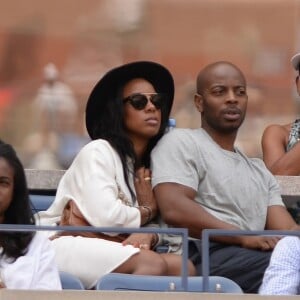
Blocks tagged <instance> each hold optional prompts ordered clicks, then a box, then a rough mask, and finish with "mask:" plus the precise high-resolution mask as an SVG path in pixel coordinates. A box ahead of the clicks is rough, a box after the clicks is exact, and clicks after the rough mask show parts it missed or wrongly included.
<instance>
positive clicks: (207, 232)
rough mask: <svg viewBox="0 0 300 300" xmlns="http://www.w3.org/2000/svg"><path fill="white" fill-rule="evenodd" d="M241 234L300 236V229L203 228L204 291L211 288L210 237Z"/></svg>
mask: <svg viewBox="0 0 300 300" xmlns="http://www.w3.org/2000/svg"><path fill="white" fill-rule="evenodd" d="M239 235H263V236H266V235H275V236H293V235H294V236H300V231H292V230H225V229H204V230H202V258H201V259H202V276H203V291H204V292H208V289H209V238H210V237H212V236H239Z"/></svg>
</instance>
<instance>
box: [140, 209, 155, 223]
mask: <svg viewBox="0 0 300 300" xmlns="http://www.w3.org/2000/svg"><path fill="white" fill-rule="evenodd" d="M140 207H141V208H143V209H145V210H146V211H147V220H146V222H145V224H146V223H148V222H150V221H151V219H152V209H151V207H149V206H145V205H141V206H140Z"/></svg>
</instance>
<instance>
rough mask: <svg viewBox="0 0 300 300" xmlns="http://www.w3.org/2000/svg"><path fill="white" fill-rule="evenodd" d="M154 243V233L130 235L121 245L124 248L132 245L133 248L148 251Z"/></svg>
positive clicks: (155, 238)
mask: <svg viewBox="0 0 300 300" xmlns="http://www.w3.org/2000/svg"><path fill="white" fill-rule="evenodd" d="M156 241H157V236H156V234H155V233H132V234H131V235H130V236H129V237H128V238H127V239H126V240H124V241H123V242H122V244H123V245H124V246H126V245H132V246H133V247H135V248H140V249H144V250H149V249H151V247H152V245H154V244H155V243H156Z"/></svg>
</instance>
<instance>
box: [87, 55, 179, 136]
mask: <svg viewBox="0 0 300 300" xmlns="http://www.w3.org/2000/svg"><path fill="white" fill-rule="evenodd" d="M134 78H144V79H146V80H147V81H149V82H150V83H151V84H152V85H153V87H154V89H155V90H156V92H159V93H164V94H165V95H166V97H165V99H166V102H167V103H166V108H167V109H166V111H167V113H168V114H169V113H170V111H171V108H172V104H173V99H174V80H173V77H172V75H171V73H170V72H169V71H168V70H167V69H166V68H165V67H164V66H162V65H160V64H158V63H155V62H151V61H138V62H133V63H128V64H125V65H122V66H119V67H117V68H114V69H112V70H110V71H108V72H107V73H106V74H105V75H104V76H103V77H102V78H101V79H100V80H99V81H98V83H97V84H96V85H95V87H94V88H93V90H92V92H91V94H90V96H89V98H88V101H87V105H86V112H85V122H86V129H87V131H88V134H89V135H90V137H91V139H94V138H95V137H94V136H93V131H94V127H95V125H96V121H97V118H99V115H100V112H102V113H105V112H104V111H103V110H105V106H106V103H107V101H109V99H111V97H114V96H116V93H117V91H118V90H119V88H120V87H121V86H123V85H124V84H125V83H126V82H128V81H130V80H131V79H134Z"/></svg>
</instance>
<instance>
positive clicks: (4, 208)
mask: <svg viewBox="0 0 300 300" xmlns="http://www.w3.org/2000/svg"><path fill="white" fill-rule="evenodd" d="M0 198H1V201H0V222H1V224H26V225H34V218H33V215H32V212H31V207H30V203H29V195H28V190H27V185H26V178H25V172H24V169H23V166H22V164H21V162H20V160H19V158H18V157H17V155H16V153H15V151H14V149H13V148H12V147H11V146H10V145H8V144H5V143H4V142H2V141H0ZM0 246H1V250H2V251H1V256H0V265H1V276H0V286H1V287H2V288H5V287H6V288H9V289H47V290H60V289H61V283H60V278H59V273H58V269H57V267H56V264H55V259H54V250H53V248H52V246H51V243H50V242H49V240H48V238H47V236H46V235H45V234H43V233H41V232H40V233H39V232H38V233H34V232H8V231H0Z"/></svg>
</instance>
